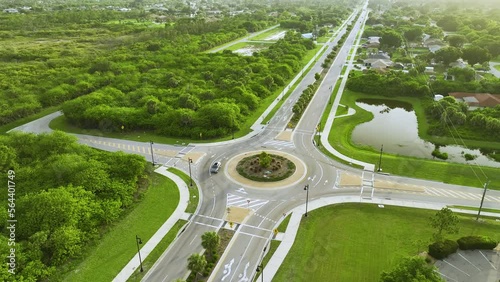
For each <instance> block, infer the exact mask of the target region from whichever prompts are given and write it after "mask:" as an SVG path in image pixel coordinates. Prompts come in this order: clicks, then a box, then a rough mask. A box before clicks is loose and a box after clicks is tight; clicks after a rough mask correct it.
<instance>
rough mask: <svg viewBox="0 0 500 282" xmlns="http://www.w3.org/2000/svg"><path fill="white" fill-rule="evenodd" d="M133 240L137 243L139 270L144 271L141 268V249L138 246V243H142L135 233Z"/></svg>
mask: <svg viewBox="0 0 500 282" xmlns="http://www.w3.org/2000/svg"><path fill="white" fill-rule="evenodd" d="M135 242H136V243H137V253H138V254H139V264H140V265H141V272H143V271H144V269H143V268H142V259H141V249H140V248H139V244H142V240H141V238H139V236H137V235H135Z"/></svg>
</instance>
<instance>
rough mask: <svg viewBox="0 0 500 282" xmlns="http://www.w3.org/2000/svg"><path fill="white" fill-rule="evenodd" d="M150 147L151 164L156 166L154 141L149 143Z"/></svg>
mask: <svg viewBox="0 0 500 282" xmlns="http://www.w3.org/2000/svg"><path fill="white" fill-rule="evenodd" d="M149 146H150V147H151V162H152V163H153V166H155V156H154V154H153V141H149Z"/></svg>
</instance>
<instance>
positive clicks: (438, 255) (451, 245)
mask: <svg viewBox="0 0 500 282" xmlns="http://www.w3.org/2000/svg"><path fill="white" fill-rule="evenodd" d="M457 250H458V243H457V242H456V241H453V240H444V241H439V242H435V243H432V244H430V245H429V255H431V256H432V257H433V258H435V259H444V258H446V257H448V256H449V255H451V254H453V253H455V252H456V251H457Z"/></svg>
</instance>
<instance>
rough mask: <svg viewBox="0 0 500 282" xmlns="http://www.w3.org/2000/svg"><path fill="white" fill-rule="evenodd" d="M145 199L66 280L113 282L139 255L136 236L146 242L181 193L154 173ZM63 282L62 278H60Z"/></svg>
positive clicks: (168, 213) (175, 204)
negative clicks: (137, 254)
mask: <svg viewBox="0 0 500 282" xmlns="http://www.w3.org/2000/svg"><path fill="white" fill-rule="evenodd" d="M151 180H152V181H151V185H150V187H149V188H148V190H147V191H146V192H145V193H144V196H143V197H144V198H143V199H142V201H141V202H140V203H139V204H137V206H136V207H135V208H134V209H133V210H132V211H131V212H130V213H129V214H127V215H126V216H125V217H124V218H123V219H122V220H120V221H119V222H117V223H116V224H115V225H113V227H112V228H111V229H110V230H109V232H108V233H106V234H105V235H104V237H103V238H102V239H101V240H99V242H98V244H97V245H96V246H92V247H91V248H90V250H89V252H88V254H87V256H86V259H85V260H83V261H81V262H80V263H79V264H78V265H77V267H76V268H75V271H72V272H71V273H67V274H66V275H65V277H64V278H63V279H64V281H71V282H78V281H82V282H86V281H96V282H99V281H111V280H113V278H114V277H115V276H116V275H117V274H118V273H119V272H120V271H121V270H122V268H123V267H124V266H125V265H126V264H127V263H128V262H129V261H130V259H132V257H133V256H134V255H135V254H136V252H137V246H136V241H135V236H136V235H137V236H139V237H140V238H141V239H142V241H143V242H144V243H146V242H147V241H148V240H149V239H150V238H151V236H153V234H154V233H155V232H156V231H157V230H158V228H160V226H161V225H162V224H163V223H164V222H165V221H166V220H167V219H168V218H169V217H170V215H171V214H172V212H173V211H174V210H175V208H176V207H177V204H178V203H179V190H178V189H177V187H176V186H175V183H174V182H172V181H171V180H170V179H168V178H166V177H164V176H162V175H159V174H156V173H154V174H153V175H152V178H151ZM57 280H58V281H59V280H62V279H57Z"/></svg>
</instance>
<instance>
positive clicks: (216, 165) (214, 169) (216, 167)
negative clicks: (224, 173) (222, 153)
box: [210, 162, 221, 173]
mask: <svg viewBox="0 0 500 282" xmlns="http://www.w3.org/2000/svg"><path fill="white" fill-rule="evenodd" d="M220 165H221V163H220V162H215V163H214V164H213V165H212V167H210V172H211V173H217V172H219V168H220Z"/></svg>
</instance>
